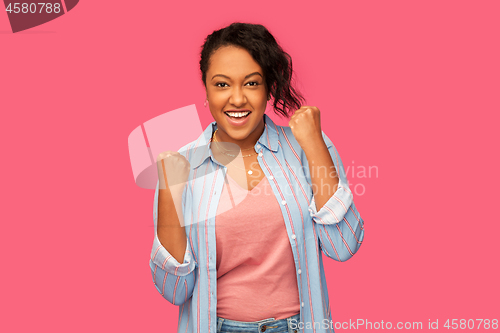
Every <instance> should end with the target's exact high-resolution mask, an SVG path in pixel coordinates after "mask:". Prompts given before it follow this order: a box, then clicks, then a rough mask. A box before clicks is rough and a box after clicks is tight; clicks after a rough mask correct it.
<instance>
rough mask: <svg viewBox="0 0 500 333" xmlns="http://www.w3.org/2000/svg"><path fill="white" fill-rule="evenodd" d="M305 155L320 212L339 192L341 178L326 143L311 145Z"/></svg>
mask: <svg viewBox="0 0 500 333" xmlns="http://www.w3.org/2000/svg"><path fill="white" fill-rule="evenodd" d="M304 153H305V154H306V158H307V161H308V162H309V173H310V174H311V182H312V190H313V194H314V201H315V202H316V209H317V210H318V211H319V210H320V209H321V207H323V205H324V204H325V203H326V202H327V201H328V200H329V199H330V198H331V197H332V195H333V194H334V193H335V191H337V187H338V184H339V178H338V175H337V171H336V169H335V165H334V163H333V161H332V157H331V156H330V152H329V151H328V148H327V147H326V144H325V142H324V141H321V142H317V143H316V144H313V145H311V146H310V148H309V149H308V148H307V147H306V149H304Z"/></svg>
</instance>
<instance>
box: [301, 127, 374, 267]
mask: <svg viewBox="0 0 500 333" xmlns="http://www.w3.org/2000/svg"><path fill="white" fill-rule="evenodd" d="M323 139H324V140H325V144H326V145H327V148H328V151H329V152H330V156H331V157H332V160H333V163H334V165H335V169H336V171H337V175H338V177H339V184H338V187H337V190H336V191H335V193H334V194H333V195H332V196H331V197H330V199H328V201H327V202H326V203H325V204H324V205H323V207H321V209H320V210H319V211H318V210H317V209H316V208H317V207H316V202H315V201H314V196H313V198H312V200H311V203H310V205H309V214H310V215H311V217H312V219H313V221H314V222H315V228H316V232H317V235H318V238H319V243H320V245H321V248H322V251H323V253H324V254H325V255H326V256H328V257H330V258H332V259H334V260H337V261H346V260H348V259H350V258H351V257H352V256H353V255H354V254H355V253H356V252H357V251H358V249H359V247H360V246H361V244H362V242H363V238H364V221H363V220H362V219H361V216H360V215H359V213H358V211H357V209H356V206H355V205H354V202H353V195H352V192H351V190H350V189H349V183H348V181H347V177H346V174H345V171H344V166H343V164H342V160H341V158H340V156H339V154H338V152H337V149H336V148H335V146H334V145H333V143H332V142H331V141H330V139H329V138H328V137H327V136H326V135H325V134H324V133H323Z"/></svg>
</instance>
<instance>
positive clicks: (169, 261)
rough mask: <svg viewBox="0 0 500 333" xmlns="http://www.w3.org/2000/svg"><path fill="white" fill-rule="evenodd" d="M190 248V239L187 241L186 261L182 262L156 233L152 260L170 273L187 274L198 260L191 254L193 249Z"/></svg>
mask: <svg viewBox="0 0 500 333" xmlns="http://www.w3.org/2000/svg"><path fill="white" fill-rule="evenodd" d="M188 249H189V241H187V242H186V252H185V253H184V262H183V263H182V264H181V263H179V262H178V261H177V260H176V259H175V258H174V257H173V256H172V255H171V254H170V253H169V252H168V251H167V250H166V249H165V248H164V247H163V245H161V243H160V240H159V239H158V236H157V235H156V234H155V238H154V241H153V249H152V251H151V261H152V262H153V263H154V264H155V265H157V266H159V267H160V268H161V269H163V270H164V271H166V272H167V273H169V274H174V275H177V276H185V275H188V274H189V273H191V272H192V271H193V270H194V269H195V266H196V262H195V261H194V260H193V258H192V256H191V251H189V250H188Z"/></svg>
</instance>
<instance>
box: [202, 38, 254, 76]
mask: <svg viewBox="0 0 500 333" xmlns="http://www.w3.org/2000/svg"><path fill="white" fill-rule="evenodd" d="M208 72H209V73H210V74H211V75H209V79H211V78H212V76H213V75H217V74H222V75H226V76H228V77H232V76H235V77H239V76H243V77H245V76H246V75H248V74H250V73H253V72H259V73H261V74H263V73H262V68H261V67H260V65H259V64H258V63H257V62H256V61H255V60H254V59H253V58H252V56H251V55H250V53H249V52H248V51H247V50H245V49H243V48H240V47H234V46H224V47H221V48H220V49H218V50H217V51H215V52H214V53H213V54H212V56H211V57H210V65H209V68H208Z"/></svg>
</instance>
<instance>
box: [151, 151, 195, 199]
mask: <svg viewBox="0 0 500 333" xmlns="http://www.w3.org/2000/svg"><path fill="white" fill-rule="evenodd" d="M156 166H157V168H158V180H159V182H160V189H166V188H167V186H168V187H169V188H170V191H172V192H175V193H176V194H178V193H181V194H182V191H183V190H184V186H185V185H186V182H187V180H188V177H189V171H190V170H191V165H190V164H189V161H188V160H187V159H186V158H185V157H184V156H182V155H181V154H180V153H178V152H176V151H165V152H163V153H160V154H159V155H158V157H157V158H156Z"/></svg>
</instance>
